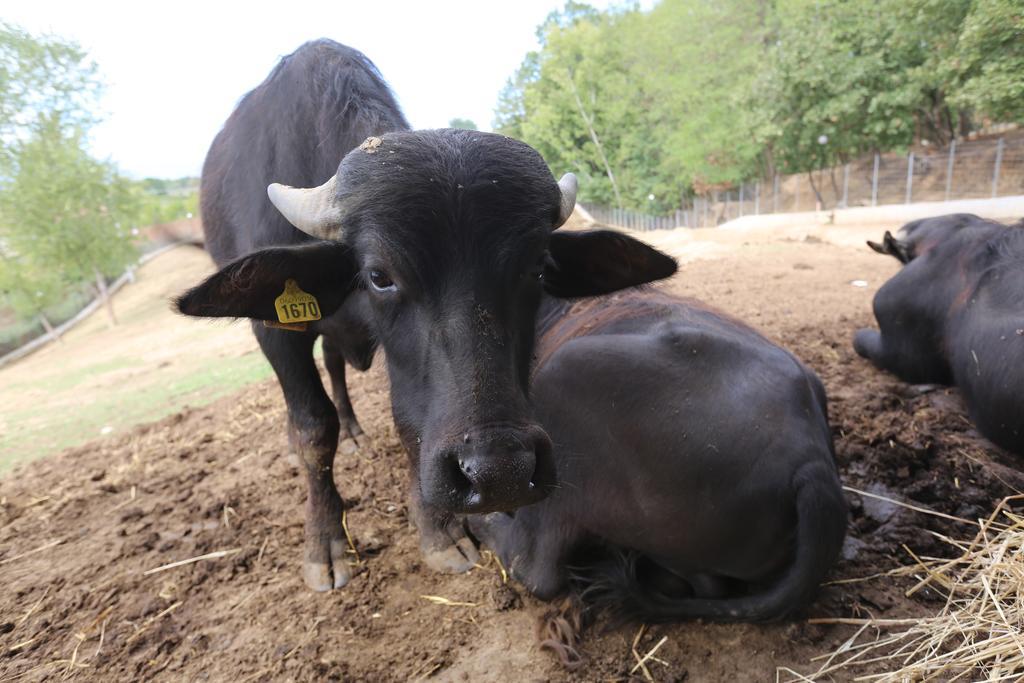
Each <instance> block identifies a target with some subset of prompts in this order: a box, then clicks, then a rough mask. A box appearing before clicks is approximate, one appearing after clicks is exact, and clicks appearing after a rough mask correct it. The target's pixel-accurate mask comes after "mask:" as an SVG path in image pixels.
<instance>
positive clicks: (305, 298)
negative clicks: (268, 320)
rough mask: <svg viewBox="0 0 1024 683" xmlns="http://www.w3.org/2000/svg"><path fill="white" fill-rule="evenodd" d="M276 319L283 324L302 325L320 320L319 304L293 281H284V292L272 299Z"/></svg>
mask: <svg viewBox="0 0 1024 683" xmlns="http://www.w3.org/2000/svg"><path fill="white" fill-rule="evenodd" d="M274 308H275V309H277V319H278V321H279V322H282V323H285V324H291V323H304V322H309V321H311V320H319V319H320V304H319V303H317V300H316V297H315V296H313V295H312V294H310V293H309V292H304V291H302V289H300V288H299V283H297V282H296V281H295V280H286V281H285V283H284V292H283V293H282V294H281V296H279V297H277V298H276V299H274Z"/></svg>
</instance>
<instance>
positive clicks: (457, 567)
mask: <svg viewBox="0 0 1024 683" xmlns="http://www.w3.org/2000/svg"><path fill="white" fill-rule="evenodd" d="M410 512H411V516H412V522H413V523H414V524H415V525H416V528H417V529H419V532H420V552H421V553H422V554H423V561H424V562H426V563H427V566H428V567H430V568H431V569H433V570H434V571H437V572H443V573H445V574H462V573H464V572H468V571H469V570H470V569H472V568H473V565H475V564H476V563H477V562H479V561H480V553H479V551H478V550H477V549H476V546H475V545H474V544H473V541H472V540H470V538H469V537H468V536H466V530H465V529H464V528H463V525H462V520H461V519H460V518H458V517H456V516H454V515H452V514H451V513H445V512H441V511H439V510H436V509H434V508H431V507H429V506H426V505H424V504H423V502H422V500H421V499H420V495H419V485H418V483H416V482H414V483H413V491H412V505H411V509H410Z"/></svg>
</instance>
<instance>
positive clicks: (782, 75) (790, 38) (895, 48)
mask: <svg viewBox="0 0 1024 683" xmlns="http://www.w3.org/2000/svg"><path fill="white" fill-rule="evenodd" d="M968 3H969V0H941V1H940V0H879V2H872V3H859V2H844V1H841V0H830V1H816V2H812V1H811V0H790V1H789V2H782V3H780V4H779V6H778V7H777V9H776V14H775V16H774V21H773V23H774V34H775V35H774V37H775V42H774V46H773V48H772V49H771V51H770V53H769V56H768V59H767V60H766V63H765V66H766V68H765V70H764V71H763V73H762V76H761V79H760V81H759V83H758V84H757V86H756V87H755V89H754V91H753V92H752V97H753V99H752V101H751V108H752V109H754V110H755V111H757V112H759V115H760V116H761V123H760V126H759V129H758V131H759V139H760V141H761V142H762V143H763V144H765V146H766V147H768V148H770V150H771V154H772V157H773V159H774V160H776V161H778V162H779V163H780V165H781V166H782V167H783V168H784V169H785V170H787V171H790V172H800V171H811V170H814V169H818V168H822V167H824V166H831V165H834V164H838V163H843V162H845V161H846V160H848V159H850V158H852V157H854V156H857V155H860V154H863V153H866V152H869V151H879V150H882V151H884V150H891V149H901V148H906V147H908V146H909V145H911V144H912V143H913V142H914V141H915V140H916V139H919V138H928V139H931V140H932V141H936V142H938V143H940V144H944V143H946V142H948V141H950V140H951V139H952V138H953V137H954V136H955V134H956V129H957V124H958V123H959V120H960V118H961V117H962V113H961V112H958V111H956V110H954V109H952V108H951V107H950V106H949V103H948V99H947V91H948V87H947V84H948V79H947V78H946V74H945V72H944V70H943V68H942V64H943V61H944V59H945V58H946V55H947V54H948V52H949V50H951V49H952V46H953V45H954V44H955V41H956V35H957V33H958V31H959V27H960V25H961V23H962V21H963V18H964V16H965V14H966V12H967V9H968Z"/></svg>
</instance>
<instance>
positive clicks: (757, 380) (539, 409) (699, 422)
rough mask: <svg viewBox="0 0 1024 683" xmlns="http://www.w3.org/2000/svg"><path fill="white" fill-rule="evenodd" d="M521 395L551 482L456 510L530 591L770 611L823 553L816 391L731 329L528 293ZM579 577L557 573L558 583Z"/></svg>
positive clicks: (788, 597)
mask: <svg viewBox="0 0 1024 683" xmlns="http://www.w3.org/2000/svg"><path fill="white" fill-rule="evenodd" d="M537 333H538V345H537V346H538V348H537V362H536V365H535V366H534V369H533V384H532V396H533V400H534V404H535V407H536V414H537V416H538V417H539V419H540V421H541V424H543V425H544V428H545V429H546V430H547V432H548V434H549V435H550V436H551V439H552V442H553V443H554V444H555V448H554V459H555V465H556V469H557V477H558V481H559V488H558V490H557V491H556V492H554V493H552V495H551V496H549V497H548V498H547V499H545V500H544V501H542V502H539V503H536V504H534V505H530V506H528V507H524V508H521V509H520V510H518V511H516V513H515V515H514V516H509V515H505V514H501V513H496V514H488V515H474V516H471V517H469V519H468V522H469V527H470V530H471V532H472V533H473V535H474V536H476V537H477V538H478V539H480V540H481V541H483V543H485V544H486V545H488V546H489V547H491V548H492V549H493V550H494V551H495V552H497V553H498V555H499V557H500V558H501V560H502V561H503V563H504V565H505V566H506V567H507V568H508V569H509V571H510V572H511V573H512V574H513V575H514V576H515V577H516V578H518V579H519V580H520V581H521V582H523V583H524V584H525V585H526V586H527V587H528V588H529V589H530V590H531V591H532V592H533V593H534V594H535V595H537V596H539V597H541V598H544V599H550V598H553V597H555V596H558V595H560V594H563V593H565V592H566V590H567V589H569V588H573V589H575V590H574V592H577V593H578V591H579V589H582V591H583V598H584V603H586V602H591V603H598V604H599V605H600V606H602V607H607V608H610V609H611V610H612V611H613V612H615V613H616V616H617V617H619V618H628V619H634V620H638V621H642V622H645V623H652V622H659V621H671V620H680V619H693V618H706V619H712V620H718V621H741V620H742V621H765V620H772V619H779V618H781V617H784V616H786V615H787V614H789V613H791V612H793V611H794V610H797V609H799V608H801V607H803V606H804V605H806V603H807V602H808V601H809V600H810V598H811V597H812V596H813V595H814V593H815V592H816V590H817V588H818V585H819V584H820V582H821V581H822V578H823V577H824V576H825V574H826V572H827V571H828V570H829V569H830V568H831V566H832V565H833V563H834V562H835V560H836V557H837V555H838V553H839V551H840V548H841V546H842V543H843V537H844V534H845V530H846V503H845V500H844V497H843V494H842V490H841V486H840V483H839V477H838V474H837V472H836V466H835V462H834V453H833V449H832V436H831V432H830V429H829V425H828V419H827V407H826V399H825V391H824V387H822V385H821V382H820V381H819V380H818V378H817V376H815V375H814V373H813V372H811V371H810V370H808V369H807V368H806V367H804V366H803V365H802V364H801V363H800V362H799V361H798V360H797V359H796V358H794V357H793V356H792V355H790V354H789V353H787V352H786V351H784V350H782V349H780V348H779V347H777V346H775V345H774V344H772V343H771V342H769V341H768V340H766V339H765V338H764V337H762V336H761V335H759V334H758V333H757V332H755V331H753V330H752V329H750V328H749V327H747V326H746V325H744V324H742V323H740V322H737V321H735V320H733V319H730V318H728V317H726V316H724V315H722V314H720V313H718V312H715V311H713V310H710V309H708V308H706V307H704V306H702V305H701V304H699V303H697V302H695V301H692V300H682V299H677V298H674V297H671V296H668V295H665V294H661V293H658V292H654V291H631V292H622V293H619V294H615V295H612V296H609V297H603V298H600V299H589V300H583V301H579V302H576V303H571V302H565V301H559V300H557V299H550V298H545V299H544V301H543V302H542V304H541V311H540V315H539V318H538V326H537ZM574 577H575V578H576V579H579V581H572V580H571V579H573V578H574Z"/></svg>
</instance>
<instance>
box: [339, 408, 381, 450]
mask: <svg viewBox="0 0 1024 683" xmlns="http://www.w3.org/2000/svg"><path fill="white" fill-rule="evenodd" d="M338 452H339V453H341V454H343V455H352V454H353V453H359V454H361V455H364V456H368V457H373V456H374V455H376V453H375V452H374V450H373V442H372V441H371V440H370V437H368V436H367V435H366V432H364V431H363V428H362V427H360V426H359V423H358V422H356V420H355V418H354V417H342V418H341V432H340V433H339V434H338Z"/></svg>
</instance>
